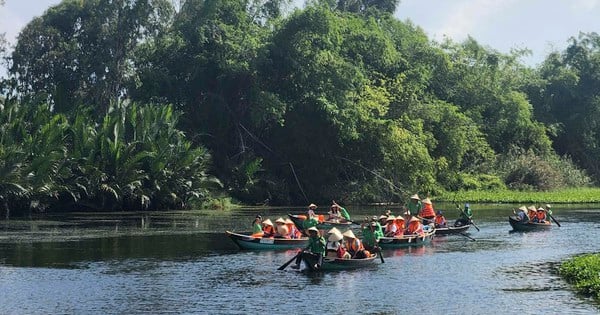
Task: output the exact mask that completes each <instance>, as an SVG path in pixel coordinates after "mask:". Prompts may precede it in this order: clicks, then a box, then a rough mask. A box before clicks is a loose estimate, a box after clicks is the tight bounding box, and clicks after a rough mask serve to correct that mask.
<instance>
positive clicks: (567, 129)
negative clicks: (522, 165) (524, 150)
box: [529, 33, 600, 180]
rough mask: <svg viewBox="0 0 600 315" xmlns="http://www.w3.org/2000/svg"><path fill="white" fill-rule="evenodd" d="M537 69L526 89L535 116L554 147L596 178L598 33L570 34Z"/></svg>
mask: <svg viewBox="0 0 600 315" xmlns="http://www.w3.org/2000/svg"><path fill="white" fill-rule="evenodd" d="M539 73H540V77H541V81H538V82H536V85H535V86H534V87H533V88H530V89H529V91H530V95H531V99H532V100H533V102H534V105H535V108H536V113H537V114H538V117H540V119H541V120H542V121H544V123H546V124H547V125H548V126H551V127H552V129H551V130H553V133H552V134H553V136H554V148H555V149H556V151H557V152H558V153H559V154H561V155H570V156H572V158H573V160H574V161H575V162H576V163H577V164H579V165H580V166H582V167H584V168H585V169H587V170H588V171H589V172H590V174H591V175H593V177H594V178H595V179H596V180H598V179H600V163H599V162H598V159H597V157H598V155H599V154H600V149H599V148H600V140H599V139H600V35H598V34H597V33H581V34H580V35H579V36H578V37H577V38H576V37H572V38H571V39H569V45H568V47H567V48H566V49H565V50H564V51H563V52H555V53H552V54H550V55H549V56H548V57H547V58H546V60H545V61H544V63H543V64H542V66H541V67H540V69H539Z"/></svg>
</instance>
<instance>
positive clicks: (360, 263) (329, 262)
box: [301, 253, 377, 271]
mask: <svg viewBox="0 0 600 315" xmlns="http://www.w3.org/2000/svg"><path fill="white" fill-rule="evenodd" d="M301 255H302V262H304V265H305V266H306V270H309V271H334V270H352V269H359V268H365V267H369V266H373V265H375V260H376V258H377V254H373V255H372V256H371V257H369V258H361V259H341V258H330V257H325V258H323V264H322V265H321V267H320V268H318V269H317V268H315V264H316V263H317V257H315V256H314V255H311V254H309V253H302V254H301Z"/></svg>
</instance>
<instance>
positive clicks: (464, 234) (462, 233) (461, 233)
mask: <svg viewBox="0 0 600 315" xmlns="http://www.w3.org/2000/svg"><path fill="white" fill-rule="evenodd" d="M456 234H460V235H462V236H464V237H466V238H468V239H470V240H471V241H473V242H475V241H477V240H476V239H474V238H472V237H470V236H469V235H467V234H466V233H464V232H456Z"/></svg>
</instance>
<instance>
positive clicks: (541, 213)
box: [535, 211, 546, 222]
mask: <svg viewBox="0 0 600 315" xmlns="http://www.w3.org/2000/svg"><path fill="white" fill-rule="evenodd" d="M535 217H536V218H537V219H538V222H542V221H546V212H544V211H538V212H537V213H536V214H535Z"/></svg>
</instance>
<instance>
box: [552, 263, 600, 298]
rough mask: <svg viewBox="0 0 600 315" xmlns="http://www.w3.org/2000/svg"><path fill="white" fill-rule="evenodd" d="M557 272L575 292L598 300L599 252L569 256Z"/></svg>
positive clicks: (599, 282)
mask: <svg viewBox="0 0 600 315" xmlns="http://www.w3.org/2000/svg"><path fill="white" fill-rule="evenodd" d="M559 273H560V275H561V276H562V277H563V278H564V279H565V280H566V281H567V282H569V283H571V284H573V286H574V287H575V289H576V290H577V292H579V293H581V294H584V295H586V296H591V297H593V298H594V299H596V301H600V254H587V255H582V256H577V257H574V258H571V259H569V260H567V261H565V262H564V263H563V264H562V265H561V266H560V270H559Z"/></svg>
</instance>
